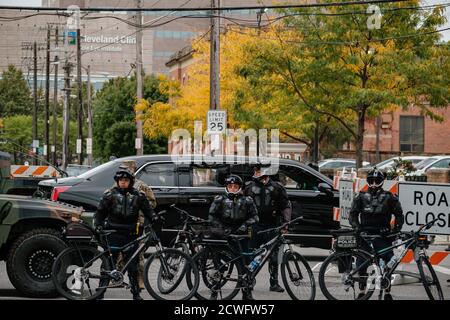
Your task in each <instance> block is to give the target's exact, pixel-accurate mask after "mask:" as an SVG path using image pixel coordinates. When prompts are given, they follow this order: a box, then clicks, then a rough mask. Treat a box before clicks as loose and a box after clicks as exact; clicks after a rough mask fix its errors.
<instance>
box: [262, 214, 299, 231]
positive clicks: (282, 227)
mask: <svg viewBox="0 0 450 320" xmlns="http://www.w3.org/2000/svg"><path fill="white" fill-rule="evenodd" d="M302 218H303V216H300V217H298V218H295V219H294V220H291V221H288V222H285V223H283V224H282V225H281V226H279V227H275V228H270V229H266V230H262V231H258V232H257V234H262V233H267V232H271V231H275V230H277V231H278V230H281V229H284V228H286V227H287V226H289V225H290V224H291V223H293V222H295V221H298V220H301V219H302Z"/></svg>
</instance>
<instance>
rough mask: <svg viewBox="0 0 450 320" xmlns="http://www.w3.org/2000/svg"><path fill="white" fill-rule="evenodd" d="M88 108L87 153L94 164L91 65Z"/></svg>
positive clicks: (89, 163)
mask: <svg viewBox="0 0 450 320" xmlns="http://www.w3.org/2000/svg"><path fill="white" fill-rule="evenodd" d="M86 71H87V110H88V139H87V141H86V146H87V148H86V153H87V155H88V165H89V166H92V160H93V159H92V136H93V123H92V107H91V66H90V65H88V66H87V70H86Z"/></svg>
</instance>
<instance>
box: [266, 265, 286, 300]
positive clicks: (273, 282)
mask: <svg viewBox="0 0 450 320" xmlns="http://www.w3.org/2000/svg"><path fill="white" fill-rule="evenodd" d="M269 273H270V288H269V290H270V291H273V292H280V293H281V292H284V289H283V288H282V287H281V286H280V285H279V284H278V264H270V263H269Z"/></svg>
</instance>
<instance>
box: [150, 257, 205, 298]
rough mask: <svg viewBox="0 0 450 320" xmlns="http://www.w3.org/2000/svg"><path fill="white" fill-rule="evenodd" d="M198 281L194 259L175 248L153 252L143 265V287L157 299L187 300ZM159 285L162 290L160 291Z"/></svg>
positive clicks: (195, 289)
mask: <svg viewBox="0 0 450 320" xmlns="http://www.w3.org/2000/svg"><path fill="white" fill-rule="evenodd" d="M175 262H176V263H175ZM187 278H189V281H187ZM188 282H189V283H190V286H188ZM199 282H200V276H199V274H198V269H197V266H196V265H195V263H194V260H192V258H191V257H189V256H188V255H187V254H185V253H184V252H182V251H180V250H177V249H165V250H162V251H159V252H155V253H154V254H152V255H151V256H150V257H149V258H148V260H147V262H146V263H145V266H144V283H145V288H146V289H147V291H148V292H149V293H150V295H151V296H152V297H153V298H155V299H157V300H189V299H191V298H192V297H193V296H194V294H195V292H196V291H197V289H198V284H199ZM161 287H162V288H164V290H163V291H160V289H159V288H161Z"/></svg>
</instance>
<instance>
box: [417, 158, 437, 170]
mask: <svg viewBox="0 0 450 320" xmlns="http://www.w3.org/2000/svg"><path fill="white" fill-rule="evenodd" d="M434 161H436V158H428V159H425V160H422V161H420V162H419V163H418V164H417V165H416V169H417V170H422V169H424V168H425V167H426V166H428V165H429V164H431V163H432V162H434Z"/></svg>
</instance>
